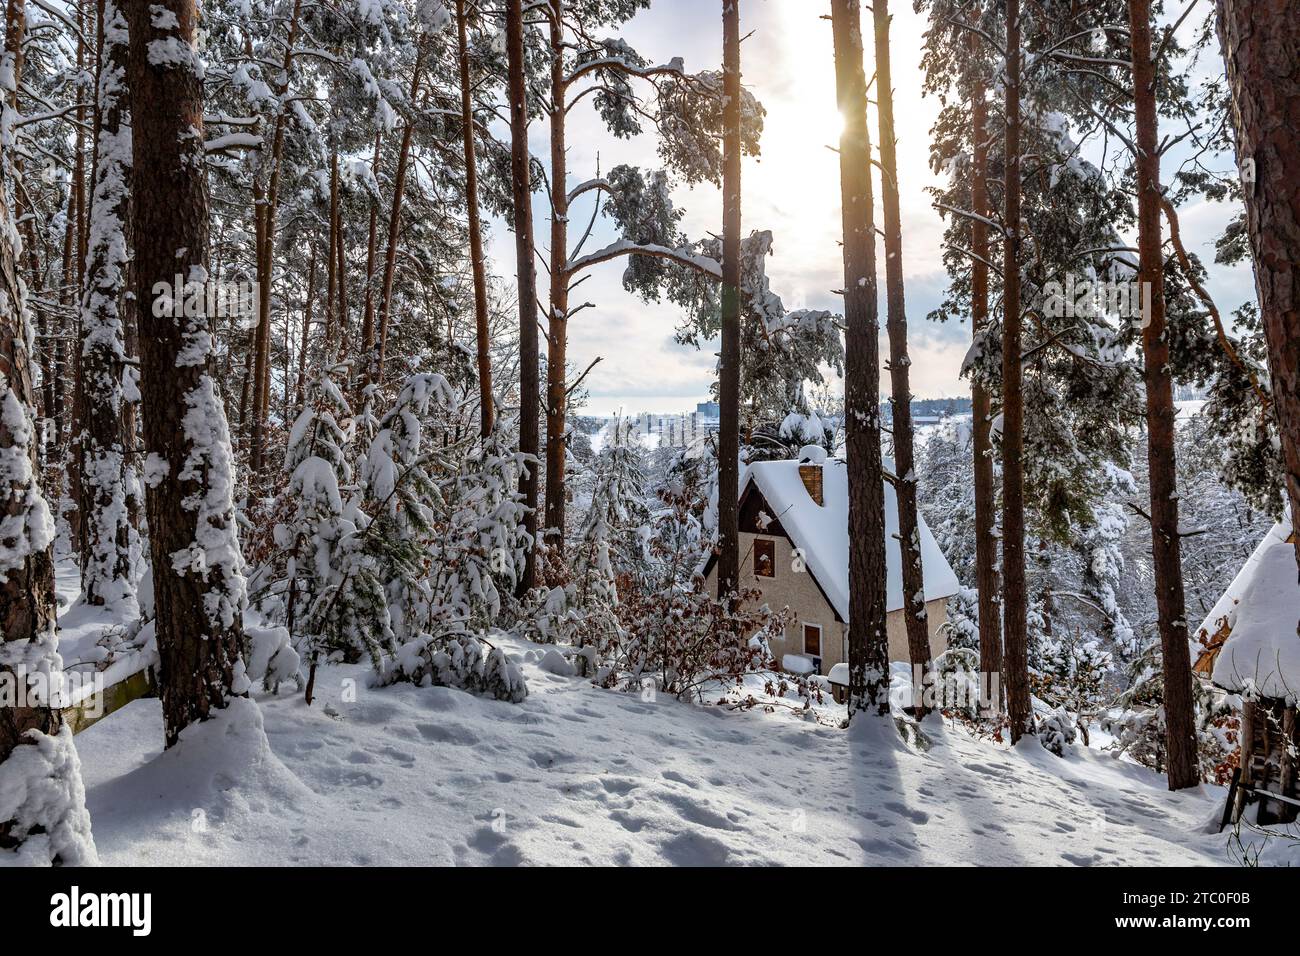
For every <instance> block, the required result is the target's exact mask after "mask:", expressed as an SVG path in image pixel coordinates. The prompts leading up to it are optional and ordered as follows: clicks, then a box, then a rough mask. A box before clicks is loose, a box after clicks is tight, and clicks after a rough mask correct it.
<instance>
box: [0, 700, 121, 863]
mask: <svg viewBox="0 0 1300 956" xmlns="http://www.w3.org/2000/svg"><path fill="white" fill-rule="evenodd" d="M28 736H29V737H30V738H31V741H32V742H31V743H26V744H21V745H19V746H18V747H15V748H14V750H13V752H12V753H11V754H10V755H9V756H8V758H6V759H5V760H4V762H2V763H0V820H10V821H13V822H14V824H15V826H14V833H13V834H12V835H13V836H16V837H18V838H20V839H23V842H22V843H21V844H20V845H19V847H18V849H17V850H16V851H12V852H11V851H7V850H4V849H0V866H8V865H14V866H48V865H50V864H52V863H55V862H57V863H61V864H64V865H67V866H85V865H93V864H95V863H98V862H99V860H98V857H97V856H96V854H95V843H94V841H93V840H92V839H91V836H90V815H89V814H88V813H87V812H86V791H85V788H84V787H83V785H82V781H81V764H80V762H79V761H78V760H77V749H76V748H75V747H74V746H73V745H72V731H71V729H69V728H68V727H67V726H66V725H65V726H64V727H63V728H62V729H60V731H59V733H58V734H55V735H53V736H51V735H50V734H43V733H41V732H40V731H38V730H31V731H28ZM33 831H40V832H33Z"/></svg>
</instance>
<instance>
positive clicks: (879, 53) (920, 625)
mask: <svg viewBox="0 0 1300 956" xmlns="http://www.w3.org/2000/svg"><path fill="white" fill-rule="evenodd" d="M871 10H872V17H873V23H874V26H875V37H876V103H877V106H876V110H877V118H878V119H879V122H880V167H881V184H880V189H881V193H882V197H883V200H884V203H883V205H884V214H885V300H886V309H887V319H886V328H887V329H888V332H889V380H890V386H891V392H892V396H893V412H894V425H893V431H894V465H895V468H894V470H895V473H896V475H897V480H896V481H895V482H894V495H895V497H896V499H897V501H898V537H899V541H898V546H899V549H900V551H901V554H902V565H903V567H902V571H903V574H902V577H903V620H904V624H905V627H906V630H907V649H908V655H909V657H910V658H911V661H912V671H913V675H914V677H915V678H918V679H917V681H916V692H917V698H918V701H917V703H916V707H917V712H918V716H923V715H924V713H925V708H924V707H922V706H921V704H920V702H919V697H920V691H921V689H922V684H921V681H920V680H919V678H920V677H921V676H922V675H924V674H925V672H926V671H928V670H929V669H930V628H929V622H928V616H927V614H926V609H925V573H924V569H923V568H922V567H921V532H920V523H919V521H918V519H917V513H916V458H915V452H914V449H913V435H912V388H911V382H910V381H909V379H910V374H909V373H910V369H911V365H912V359H911V357H910V356H909V355H908V351H907V300H906V297H905V295H904V291H905V290H904V286H903V220H902V211H901V208H900V203H899V183H898V152H897V149H896V145H897V136H896V134H895V129H896V127H895V125H894V88H893V85H892V82H893V81H892V77H891V71H890V62H889V23H890V19H891V18H890V14H889V0H873V2H872V6H871ZM886 547H888V543H886Z"/></svg>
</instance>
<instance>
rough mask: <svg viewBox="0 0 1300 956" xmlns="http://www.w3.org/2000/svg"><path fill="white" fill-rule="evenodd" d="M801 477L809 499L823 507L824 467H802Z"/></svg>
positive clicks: (800, 468) (805, 465)
mask: <svg viewBox="0 0 1300 956" xmlns="http://www.w3.org/2000/svg"><path fill="white" fill-rule="evenodd" d="M799 477H800V478H802V479H803V486H804V488H806V489H807V490H808V497H809V498H811V499H812V500H813V501H815V502H816V503H817V506H818V507H823V502H822V466H821V465H808V464H803V465H800V466H799Z"/></svg>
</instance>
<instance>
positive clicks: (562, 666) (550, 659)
mask: <svg viewBox="0 0 1300 956" xmlns="http://www.w3.org/2000/svg"><path fill="white" fill-rule="evenodd" d="M537 667H538V669H539V670H544V671H546V673H548V674H557V675H559V676H560V677H572V676H573V675H574V674H576V673H577V671H576V670H575V669H574V667H573V665H572V664H570V663H569V662H568V661H567V660H566V659H565V657H564V655H563V654H561V653H560V652H559V651H557V650H556V649H555V648H553V647H548V648H547V649H546V653H545V654H543V655H542V659H541V660H540V661H538V663H537Z"/></svg>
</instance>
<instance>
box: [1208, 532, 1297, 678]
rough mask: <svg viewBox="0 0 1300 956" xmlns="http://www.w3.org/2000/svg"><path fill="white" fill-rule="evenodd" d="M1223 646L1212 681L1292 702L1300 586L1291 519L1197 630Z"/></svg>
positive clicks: (1254, 557)
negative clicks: (1292, 542)
mask: <svg viewBox="0 0 1300 956" xmlns="http://www.w3.org/2000/svg"><path fill="white" fill-rule="evenodd" d="M1197 636H1198V637H1200V638H1201V640H1202V642H1203V643H1205V644H1208V645H1210V646H1211V647H1213V646H1214V643H1215V641H1216V640H1217V641H1218V642H1220V643H1221V644H1222V646H1221V647H1220V648H1219V651H1218V654H1217V656H1216V657H1215V659H1214V672H1213V673H1214V677H1213V679H1214V682H1215V683H1216V684H1218V685H1219V686H1220V687H1223V688H1225V689H1227V690H1231V691H1245V690H1254V691H1256V692H1257V693H1259V694H1261V695H1262V696H1264V697H1281V698H1285V699H1287V700H1288V701H1291V702H1295V700H1296V699H1297V697H1298V696H1300V582H1297V572H1296V561H1295V549H1294V548H1293V546H1292V544H1291V523H1290V520H1289V519H1288V520H1283V521H1280V522H1278V523H1277V524H1276V525H1274V526H1273V528H1272V529H1271V530H1270V531H1269V532H1268V534H1266V535H1265V536H1264V540H1263V541H1261V542H1260V543H1259V547H1257V548H1256V549H1255V551H1254V553H1253V554H1251V556H1250V558H1249V559H1247V561H1246V563H1245V564H1244V565H1243V566H1242V568H1241V570H1240V571H1239V572H1238V573H1237V576H1236V577H1235V578H1233V579H1232V583H1231V584H1230V585H1228V589H1227V590H1226V591H1224V592H1223V596H1222V597H1220V598H1219V600H1218V603H1216V604H1215V605H1214V607H1213V608H1212V609H1211V611H1210V614H1209V616H1208V617H1207V618H1206V619H1205V623H1203V624H1202V625H1201V627H1200V630H1199V631H1198V632H1197Z"/></svg>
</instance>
